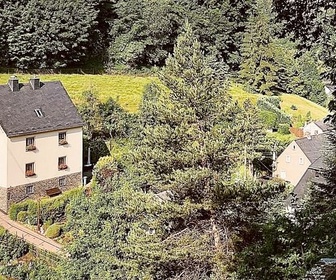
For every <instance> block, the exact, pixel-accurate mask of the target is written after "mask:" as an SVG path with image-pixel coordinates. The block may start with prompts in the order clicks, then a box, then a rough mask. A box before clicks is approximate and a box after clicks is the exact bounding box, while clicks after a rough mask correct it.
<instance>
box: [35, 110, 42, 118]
mask: <svg viewBox="0 0 336 280" xmlns="http://www.w3.org/2000/svg"><path fill="white" fill-rule="evenodd" d="M34 112H35V114H36V116H38V117H39V118H42V117H43V113H42V111H41V109H35V110H34Z"/></svg>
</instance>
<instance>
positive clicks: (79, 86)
mask: <svg viewBox="0 0 336 280" xmlns="http://www.w3.org/2000/svg"><path fill="white" fill-rule="evenodd" d="M16 76H17V77H18V78H19V80H20V82H22V83H27V82H28V81H29V78H30V77H31V75H21V74H17V75H16ZM9 77H10V75H9V74H0V84H5V83H7V81H8V79H9ZM40 79H41V81H42V82H43V81H57V80H59V81H61V82H62V83H63V85H64V87H65V88H66V90H67V91H68V93H69V95H70V97H71V99H72V100H73V102H74V103H75V104H76V105H79V104H80V103H81V100H82V99H81V97H82V93H83V92H84V91H87V90H92V91H94V92H96V93H97V95H98V98H99V99H100V100H101V101H106V100H107V99H108V98H109V97H112V98H113V99H115V100H118V102H119V104H120V105H121V106H122V107H123V108H125V109H126V110H128V111H129V112H136V111H137V110H138V106H139V104H140V101H141V96H142V93H143V90H144V88H145V86H146V85H147V84H149V83H151V82H152V81H154V80H155V78H154V77H140V76H131V75H80V74H68V75H66V74H52V75H40Z"/></svg>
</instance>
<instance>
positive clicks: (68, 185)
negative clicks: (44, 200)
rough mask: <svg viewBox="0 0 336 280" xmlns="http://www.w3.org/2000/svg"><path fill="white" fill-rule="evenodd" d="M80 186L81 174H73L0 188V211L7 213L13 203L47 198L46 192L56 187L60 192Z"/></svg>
mask: <svg viewBox="0 0 336 280" xmlns="http://www.w3.org/2000/svg"><path fill="white" fill-rule="evenodd" d="M61 178H64V179H65V185H64V186H59V180H60V179H61ZM81 185H82V173H81V172H78V173H73V174H70V175H64V176H60V177H56V178H52V179H49V180H43V181H38V182H35V183H33V184H25V185H20V186H15V187H10V188H8V189H7V190H6V188H0V209H1V210H2V211H4V212H6V213H7V211H8V209H9V207H10V205H11V204H13V203H17V202H20V201H23V200H25V199H27V198H32V199H36V198H38V197H45V196H47V194H46V190H48V189H51V188H55V187H58V188H59V189H60V190H61V191H62V192H63V191H66V190H70V189H72V188H75V187H78V186H81ZM28 186H32V189H33V192H32V193H30V194H27V193H26V190H27V187H28Z"/></svg>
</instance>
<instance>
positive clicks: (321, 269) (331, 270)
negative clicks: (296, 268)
mask: <svg viewBox="0 0 336 280" xmlns="http://www.w3.org/2000/svg"><path fill="white" fill-rule="evenodd" d="M303 279H304V280H314V279H316V280H317V279H318V280H322V279H325V280H335V279H336V259H331V258H325V259H321V260H320V261H319V262H318V263H317V264H316V265H315V266H314V267H313V268H312V269H311V270H310V271H308V272H307V274H306V275H305V277H304V278H303Z"/></svg>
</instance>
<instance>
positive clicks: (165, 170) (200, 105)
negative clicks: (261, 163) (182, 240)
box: [134, 24, 267, 278]
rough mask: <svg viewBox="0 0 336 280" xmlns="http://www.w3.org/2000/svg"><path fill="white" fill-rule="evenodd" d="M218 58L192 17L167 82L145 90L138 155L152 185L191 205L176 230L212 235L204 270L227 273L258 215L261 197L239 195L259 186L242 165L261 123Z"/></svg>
mask: <svg viewBox="0 0 336 280" xmlns="http://www.w3.org/2000/svg"><path fill="white" fill-rule="evenodd" d="M213 66H214V61H213V60H212V59H211V58H210V57H206V56H204V55H203V53H202V51H201V49H200V43H199V42H198V41H197V40H195V35H194V34H193V32H192V30H191V28H190V26H189V25H188V24H187V25H186V30H185V32H184V33H182V34H181V35H180V36H179V37H178V40H177V44H176V47H175V49H174V55H173V56H170V57H169V58H168V59H167V62H166V67H165V68H164V70H163V73H162V75H161V76H160V79H161V81H162V82H163V84H164V86H158V85H151V86H150V87H148V89H147V92H146V94H145V98H146V100H147V102H146V101H145V102H144V103H143V105H142V108H143V110H142V113H141V116H140V118H141V120H142V124H143V126H144V127H143V132H142V137H141V138H140V140H139V141H138V145H137V147H136V150H135V152H134V161H135V164H136V166H137V168H136V173H137V174H138V175H139V178H140V185H142V186H144V190H145V191H146V192H153V193H156V194H160V193H162V192H168V193H169V194H171V196H172V198H171V199H172V201H173V202H174V203H175V205H180V206H183V207H187V208H188V209H189V213H190V214H189V216H188V217H185V219H186V220H185V221H184V222H183V226H181V227H178V228H176V229H175V230H174V231H171V232H170V233H169V234H170V235H171V236H174V235H176V234H179V232H190V234H191V233H193V234H195V233H196V235H199V236H201V237H202V239H203V238H205V240H209V241H208V242H210V243H209V245H210V244H212V245H211V246H210V247H207V248H208V249H207V252H209V254H210V258H209V259H208V264H205V263H204V264H203V268H202V269H208V271H203V273H206V274H214V275H217V277H219V278H223V277H226V276H227V275H228V269H227V265H229V264H232V263H231V261H232V256H233V247H234V244H233V242H232V239H231V236H232V235H233V234H240V233H241V232H240V230H241V229H242V228H243V226H242V225H243V224H244V225H247V224H249V223H250V222H251V220H249V219H250V218H247V217H248V216H249V214H248V213H249V211H251V209H252V208H254V207H253V205H255V204H254V203H255V201H253V202H252V201H250V202H247V205H249V206H248V207H246V205H245V206H243V207H240V206H241V204H240V203H242V201H244V203H245V201H246V200H248V199H247V197H248V195H247V196H246V194H247V193H249V191H252V192H255V191H256V189H258V187H256V188H255V187H252V186H250V187H247V185H248V184H247V183H246V181H245V179H246V177H245V178H244V177H240V176H239V174H238V173H239V172H237V170H238V167H239V166H241V165H243V163H244V162H246V160H247V159H251V160H252V159H253V155H255V154H254V152H255V149H256V147H257V145H258V143H260V142H261V138H262V137H261V135H262V128H261V126H260V125H259V124H258V122H257V118H256V112H255V111H253V110H252V108H253V106H252V104H251V103H246V104H245V105H244V108H241V107H240V106H239V105H238V104H237V103H236V102H234V101H233V100H232V98H231V97H230V95H229V94H228V93H227V90H226V88H227V85H228V83H227V80H226V79H225V76H223V72H221V71H220V69H217V70H215V68H214V67H213ZM251 107H252V108H251ZM244 150H245V153H244ZM247 154H248V155H250V157H249V156H248V155H247ZM265 189H267V188H265ZM236 199H238V200H240V199H241V200H240V201H236ZM261 201H262V198H261ZM258 203H259V202H258ZM237 205H240V206H237ZM238 209H240V210H238ZM254 210H255V209H254ZM237 211H240V214H241V216H240V218H239V222H237V220H236V219H237V217H238V216H239V214H237ZM245 211H246V212H245ZM228 213H231V215H228ZM243 213H244V214H243ZM256 213H259V212H258V210H256V212H255V213H254V216H255V217H257V216H258V214H256ZM245 214H246V216H245ZM245 218H246V219H247V220H249V222H247V220H245ZM238 224H239V225H240V226H242V227H240V226H239V225H238ZM233 228H234V229H233ZM246 228H248V226H246ZM186 230H187V231H186ZM231 230H232V231H231ZM207 232H208V234H207ZM233 232H234V233H233ZM246 234H247V235H248V233H246ZM188 246H190V248H192V251H195V252H197V251H198V249H197V248H195V247H194V246H193V245H192V244H190V245H188ZM212 246H213V247H212ZM189 266H191V267H193V266H194V267H196V263H189ZM189 266H187V267H186V268H185V269H183V268H181V266H177V265H176V266H175V270H176V272H178V273H182V272H183V273H186V274H187V273H188V272H187V271H189V268H190V267H189ZM181 269H182V270H181ZM209 269H210V270H209ZM175 276H176V275H175Z"/></svg>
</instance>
